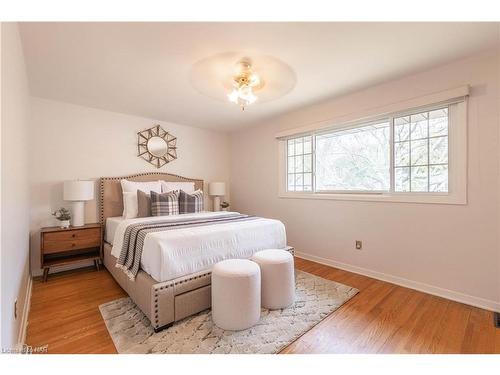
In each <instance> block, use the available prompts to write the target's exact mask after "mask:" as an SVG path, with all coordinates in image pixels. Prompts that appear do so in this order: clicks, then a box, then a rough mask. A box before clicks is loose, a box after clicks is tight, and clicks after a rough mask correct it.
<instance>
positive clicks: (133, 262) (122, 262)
mask: <svg viewBox="0 0 500 375" xmlns="http://www.w3.org/2000/svg"><path fill="white" fill-rule="evenodd" d="M255 219H258V217H256V216H249V215H242V214H239V213H228V214H227V215H221V216H217V217H214V218H200V219H192V218H191V219H186V218H182V216H180V217H179V218H178V219H176V220H172V219H169V220H164V221H163V220H162V221H150V222H141V223H138V224H130V225H129V226H128V227H127V229H126V230H125V234H124V239H123V245H122V248H121V252H120V256H119V258H118V260H117V262H116V267H117V268H121V269H122V270H123V271H124V272H125V274H126V275H127V276H128V277H129V278H130V279H131V280H135V277H136V276H137V272H139V267H140V264H141V256H142V250H143V247H144V240H145V238H146V235H147V234H148V233H153V232H163V231H168V230H173V229H179V228H191V227H197V226H205V225H216V224H224V223H230V222H235V221H248V220H255Z"/></svg>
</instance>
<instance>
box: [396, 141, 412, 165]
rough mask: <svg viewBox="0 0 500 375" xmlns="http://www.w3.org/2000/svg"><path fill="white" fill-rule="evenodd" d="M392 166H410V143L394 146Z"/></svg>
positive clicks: (399, 143) (400, 143)
mask: <svg viewBox="0 0 500 375" xmlns="http://www.w3.org/2000/svg"><path fill="white" fill-rule="evenodd" d="M394 165H395V166H396V167H405V166H408V165H410V142H398V143H396V144H395V145H394Z"/></svg>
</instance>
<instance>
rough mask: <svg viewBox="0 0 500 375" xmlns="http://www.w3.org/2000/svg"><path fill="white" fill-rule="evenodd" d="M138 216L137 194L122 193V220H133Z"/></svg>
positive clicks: (130, 192)
mask: <svg viewBox="0 0 500 375" xmlns="http://www.w3.org/2000/svg"><path fill="white" fill-rule="evenodd" d="M138 214H139V206H138V204H137V192H135V193H134V192H132V191H126V192H124V193H123V218H124V219H134V218H136V217H137V215H138Z"/></svg>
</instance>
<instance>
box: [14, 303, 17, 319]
mask: <svg viewBox="0 0 500 375" xmlns="http://www.w3.org/2000/svg"><path fill="white" fill-rule="evenodd" d="M14 319H17V299H16V300H15V301H14Z"/></svg>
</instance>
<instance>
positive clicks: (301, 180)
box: [295, 173, 304, 186]
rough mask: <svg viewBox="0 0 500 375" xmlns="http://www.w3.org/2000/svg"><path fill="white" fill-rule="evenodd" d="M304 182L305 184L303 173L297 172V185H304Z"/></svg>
mask: <svg viewBox="0 0 500 375" xmlns="http://www.w3.org/2000/svg"><path fill="white" fill-rule="evenodd" d="M303 184H304V179H303V176H302V173H299V174H296V175H295V186H297V185H301V186H302V185H303Z"/></svg>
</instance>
